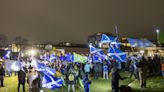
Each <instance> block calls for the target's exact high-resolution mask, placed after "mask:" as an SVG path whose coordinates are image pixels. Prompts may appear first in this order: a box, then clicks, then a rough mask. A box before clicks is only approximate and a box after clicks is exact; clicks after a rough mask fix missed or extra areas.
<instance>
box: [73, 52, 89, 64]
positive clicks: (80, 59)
mask: <svg viewBox="0 0 164 92" xmlns="http://www.w3.org/2000/svg"><path fill="white" fill-rule="evenodd" d="M73 56H74V62H79V63H86V62H87V57H86V56H83V55H80V54H77V53H73Z"/></svg>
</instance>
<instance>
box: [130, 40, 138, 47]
mask: <svg viewBox="0 0 164 92" xmlns="http://www.w3.org/2000/svg"><path fill="white" fill-rule="evenodd" d="M128 42H129V44H130V46H131V47H138V41H137V39H133V38H128Z"/></svg>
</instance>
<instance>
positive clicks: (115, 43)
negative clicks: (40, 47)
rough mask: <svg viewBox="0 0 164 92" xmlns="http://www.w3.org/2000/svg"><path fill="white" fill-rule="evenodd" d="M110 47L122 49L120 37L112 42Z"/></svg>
mask: <svg viewBox="0 0 164 92" xmlns="http://www.w3.org/2000/svg"><path fill="white" fill-rule="evenodd" d="M110 45H113V46H114V47H116V48H120V45H121V43H120V42H118V36H117V37H115V38H114V39H113V40H112V41H111V43H110Z"/></svg>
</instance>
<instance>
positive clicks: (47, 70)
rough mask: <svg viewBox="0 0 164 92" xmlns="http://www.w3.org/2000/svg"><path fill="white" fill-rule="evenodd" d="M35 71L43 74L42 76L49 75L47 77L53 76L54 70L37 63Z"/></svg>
mask: <svg viewBox="0 0 164 92" xmlns="http://www.w3.org/2000/svg"><path fill="white" fill-rule="evenodd" d="M36 70H37V71H39V72H41V73H43V74H46V75H47V74H49V75H55V73H56V70H55V69H52V68H50V67H47V66H46V65H44V64H42V63H37V69H36Z"/></svg>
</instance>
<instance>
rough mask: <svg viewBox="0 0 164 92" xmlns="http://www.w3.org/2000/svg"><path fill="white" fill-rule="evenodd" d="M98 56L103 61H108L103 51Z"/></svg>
mask: <svg viewBox="0 0 164 92" xmlns="http://www.w3.org/2000/svg"><path fill="white" fill-rule="evenodd" d="M96 54H97V55H99V57H100V59H101V60H105V59H107V55H105V54H104V52H103V51H99V52H97V53H96Z"/></svg>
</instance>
